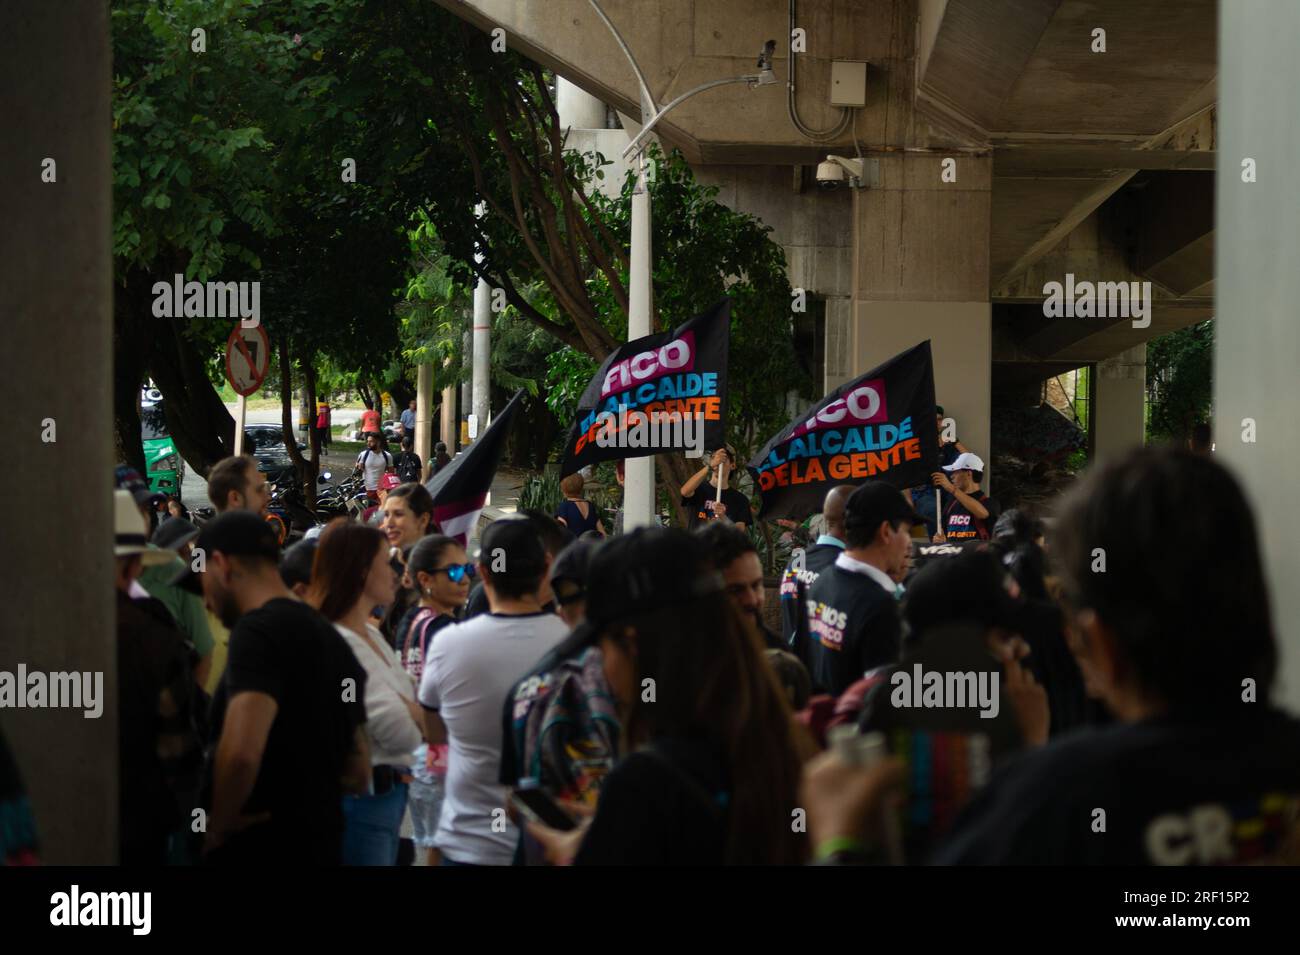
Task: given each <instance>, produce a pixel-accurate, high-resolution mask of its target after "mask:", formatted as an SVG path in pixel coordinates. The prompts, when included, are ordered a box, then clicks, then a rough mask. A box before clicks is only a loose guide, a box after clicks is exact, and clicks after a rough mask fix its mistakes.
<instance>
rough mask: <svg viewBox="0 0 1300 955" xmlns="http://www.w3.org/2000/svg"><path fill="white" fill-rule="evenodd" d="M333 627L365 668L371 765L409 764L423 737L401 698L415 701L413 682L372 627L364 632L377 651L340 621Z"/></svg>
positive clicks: (403, 765) (402, 765) (392, 651)
mask: <svg viewBox="0 0 1300 955" xmlns="http://www.w3.org/2000/svg"><path fill="white" fill-rule="evenodd" d="M334 629H335V630H337V631H338V632H339V633H340V634H342V635H343V639H344V640H346V641H347V644H348V646H349V647H351V648H352V654H353V656H355V657H356V658H357V662H358V663H360V664H361V667H362V669H364V670H365V671H366V699H365V704H366V735H367V736H368V737H369V738H370V764H371V765H372V766H400V767H403V768H405V767H409V766H410V765H411V753H412V752H413V751H414V750H415V748H416V747H417V746H419V745H420V741H421V740H422V739H423V738H424V737H423V734H422V733H421V732H420V727H419V726H417V725H416V723H415V720H414V719H412V718H411V711H410V710H409V709H407V706H406V703H404V702H403V700H410V701H411V702H415V684H414V681H413V680H412V679H411V675H410V674H409V673H407V672H406V670H405V668H404V667H403V666H402V665H401V663H399V662H398V660H397V651H396V650H394V649H393V648H392V647H390V646H389V645H388V641H386V640H385V639H384V636H383V634H381V633H380V632H379V631H378V630H376V629H375V628H374V627H372V626H369V625H367V626H366V632H367V633H368V634H369V636H370V639H371V640H372V641H374V644H375V646H376V647H378V648H379V650H380V653H382V654H383V655H382V656H381V655H380V653H376V652H375V649H374V647H372V646H370V645H369V644H368V643H366V641H365V640H363V639H361V637H360V636H358V635H357V634H356V633H354V632H353V631H351V630H349V629H348V628H347V627H345V626H343V624H341V623H336V624H334Z"/></svg>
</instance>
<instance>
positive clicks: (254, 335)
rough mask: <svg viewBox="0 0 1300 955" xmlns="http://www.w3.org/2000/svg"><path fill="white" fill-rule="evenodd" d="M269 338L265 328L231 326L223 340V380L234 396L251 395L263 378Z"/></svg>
mask: <svg viewBox="0 0 1300 955" xmlns="http://www.w3.org/2000/svg"><path fill="white" fill-rule="evenodd" d="M270 364H271V339H269V338H268V337H267V335H266V331H265V329H263V328H262V326H260V325H258V326H257V327H256V328H241V327H239V326H236V327H235V330H234V331H233V332H231V333H230V338H228V339H227V340H226V380H227V381H229V382H230V387H231V388H232V389H233V390H234V392H235V394H237V395H244V396H247V395H251V394H252V393H253V392H255V391H256V390H257V389H258V388H260V387H262V382H263V381H264V380H265V379H266V370H267V368H268V367H269V366H270Z"/></svg>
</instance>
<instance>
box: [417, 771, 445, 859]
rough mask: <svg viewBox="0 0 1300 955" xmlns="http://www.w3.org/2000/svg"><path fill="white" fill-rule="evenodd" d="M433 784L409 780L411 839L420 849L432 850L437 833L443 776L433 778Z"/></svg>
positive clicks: (443, 790)
mask: <svg viewBox="0 0 1300 955" xmlns="http://www.w3.org/2000/svg"><path fill="white" fill-rule="evenodd" d="M433 778H434V780H435V781H434V782H431V783H424V782H421V781H420V780H419V779H413V780H411V791H410V810H411V828H412V829H413V830H414V835H413V839H414V841H415V844H416V845H417V846H419V847H420V848H421V849H432V848H433V837H434V836H435V835H436V834H437V832H438V817H439V816H440V815H442V797H443V795H444V793H445V785H446V784H445V780H446V777H445V776H435V777H433Z"/></svg>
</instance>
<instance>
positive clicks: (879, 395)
mask: <svg viewBox="0 0 1300 955" xmlns="http://www.w3.org/2000/svg"><path fill="white" fill-rule="evenodd" d="M938 469H939V440H938V435H937V434H936V432H935V427H934V365H933V363H932V362H931V359H930V343H929V341H924V342H922V343H921V344H919V345H917V346H915V347H913V348H910V349H908V350H907V351H905V352H903V353H902V354H901V355H895V356H894V357H893V358H891V359H890V360H889V361H887V362H885V363H884V364H883V365H880V366H879V367H877V368H873V369H871V371H869V372H867V373H866V374H865V375H861V376H859V377H857V378H855V379H853V380H852V381H850V382H847V383H845V384H843V385H841V386H840V387H838V388H836V389H835V390H834V391H833V392H831V393H830V394H829V395H827V396H826V397H825V398H823V399H822V400H821V401H819V402H817V403H816V404H814V405H812V406H811V407H810V408H808V409H807V410H806V411H805V412H804V413H803V414H801V415H799V417H798V418H796V419H795V420H794V421H792V422H790V424H788V425H786V426H785V428H784V429H783V430H782V431H781V433H780V434H778V435H777V436H776V437H774V438H773V439H772V440H771V441H769V442H768V443H767V446H766V447H764V448H763V450H762V451H760V452H759V453H758V454H757V455H756V456H755V457H754V459H753V460H752V461H751V462H750V463H749V472H750V474H752V475H753V476H754V484H755V486H756V487H757V488H758V489H759V492H760V493H761V494H762V497H763V509H762V511H761V513H760V515H759V516H760V517H764V518H769V519H770V518H775V517H788V518H791V519H793V520H803V519H804V518H805V517H807V516H808V515H809V514H815V513H817V512H818V511H820V510H821V508H822V501H823V499H824V498H825V497H826V492H827V491H829V490H830V489H831V488H832V487H834V486H835V485H837V484H862V483H863V482H864V481H866V480H868V479H871V480H876V481H887V482H888V483H890V484H892V485H894V487H897V488H899V489H902V488H909V487H916V486H917V485H921V484H929V483H930V475H931V474H932V473H933V472H935V471H937V470H938Z"/></svg>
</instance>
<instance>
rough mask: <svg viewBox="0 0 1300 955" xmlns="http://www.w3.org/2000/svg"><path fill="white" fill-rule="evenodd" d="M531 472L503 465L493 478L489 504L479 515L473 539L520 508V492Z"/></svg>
mask: <svg viewBox="0 0 1300 955" xmlns="http://www.w3.org/2000/svg"><path fill="white" fill-rule="evenodd" d="M531 473H532V472H530V471H524V470H521V469H518V468H508V467H502V468H500V469H499V470H498V471H497V473H496V477H494V478H493V479H492V491H491V493H490V494H489V496H488V503H487V506H485V507H484V508H483V513H482V514H480V515H479V519H478V527H476V528H475V529H474V536H473V537H472V538H471V540H477V539H478V536H479V535H480V534H482V533H483V528H485V527H487V526H488V524H490V523H492V522H493V521H495V520H497V519H499V518H502V517H505V516H507V515H509V514H514V513H515V512H516V511H518V510H519V507H518V505H519V492H520V491H522V490H523V487H524V481H526V480H527V479H528V476H529V474H531Z"/></svg>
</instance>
